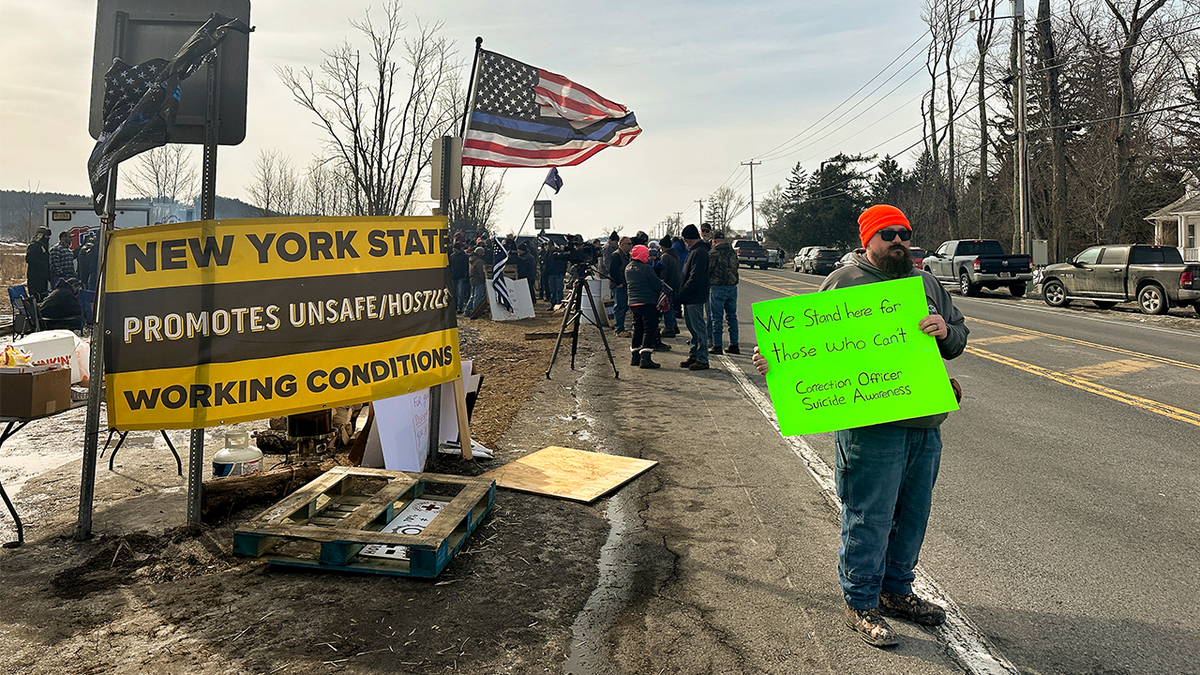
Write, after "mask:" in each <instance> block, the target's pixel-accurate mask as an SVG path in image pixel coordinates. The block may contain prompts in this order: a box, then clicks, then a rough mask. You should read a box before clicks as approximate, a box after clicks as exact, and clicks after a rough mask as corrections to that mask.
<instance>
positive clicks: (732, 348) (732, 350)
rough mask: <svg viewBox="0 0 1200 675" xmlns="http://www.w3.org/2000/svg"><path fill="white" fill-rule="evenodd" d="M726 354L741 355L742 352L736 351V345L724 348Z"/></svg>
mask: <svg viewBox="0 0 1200 675" xmlns="http://www.w3.org/2000/svg"><path fill="white" fill-rule="evenodd" d="M725 353H726V354H741V353H742V350H740V349H738V346H737V345H729V346H728V347H726V348H725Z"/></svg>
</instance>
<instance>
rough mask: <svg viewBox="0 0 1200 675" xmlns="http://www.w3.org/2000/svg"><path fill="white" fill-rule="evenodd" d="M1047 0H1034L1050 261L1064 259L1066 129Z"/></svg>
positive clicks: (1068, 234) (1067, 238) (1067, 237)
mask: <svg viewBox="0 0 1200 675" xmlns="http://www.w3.org/2000/svg"><path fill="white" fill-rule="evenodd" d="M1050 20H1051V15H1050V0H1038V13H1037V24H1036V27H1037V39H1038V56H1039V57H1040V61H1041V70H1042V72H1043V73H1044V75H1045V88H1046V108H1047V109H1048V110H1049V112H1050V146H1051V149H1050V158H1051V161H1050V164H1051V172H1052V181H1053V185H1054V187H1053V190H1052V192H1051V199H1050V215H1051V219H1050V228H1049V230H1050V238H1051V251H1053V255H1052V258H1053V260H1054V261H1059V260H1065V259H1066V258H1067V242H1068V240H1069V239H1070V233H1069V232H1068V228H1067V129H1066V126H1065V125H1064V124H1063V120H1064V117H1063V104H1062V93H1061V91H1060V89H1059V70H1060V66H1059V60H1058V54H1057V52H1056V50H1055V44H1054V31H1053V30H1052V29H1053V26H1052V25H1051V23H1050Z"/></svg>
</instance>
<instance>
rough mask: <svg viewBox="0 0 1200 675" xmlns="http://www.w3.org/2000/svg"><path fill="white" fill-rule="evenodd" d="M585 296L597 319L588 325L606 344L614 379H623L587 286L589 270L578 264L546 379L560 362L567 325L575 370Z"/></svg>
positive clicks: (572, 277)
mask: <svg viewBox="0 0 1200 675" xmlns="http://www.w3.org/2000/svg"><path fill="white" fill-rule="evenodd" d="M584 294H587V300H588V304H589V305H590V306H591V308H592V316H593V317H595V320H593V321H588V323H590V324H592V325H593V326H595V327H596V330H598V331H600V339H601V340H602V341H603V342H604V351H605V352H606V353H607V354H608V362H609V363H611V364H612V367H613V377H616V378H620V377H621V373H619V372H617V362H616V361H614V360H613V355H612V350H611V349H609V348H608V338H607V337H606V336H605V335H604V329H603V328H602V327H601V326H600V312H599V311H597V310H596V299H595V298H594V297H593V296H592V289H591V287H590V286H588V284H587V268H586V267H585V266H583V265H579V264H577V265H575V266H574V267H572V268H571V294H570V295H568V296H567V308H566V311H564V312H563V322H562V326H561V327H559V329H558V340H557V341H555V343H554V355H553V356H551V357H550V367H549V368H546V379H550V371H551V370H554V362H555V361H557V360H558V350H559V348H560V347H561V346H562V341H563V335H565V334H566V332H567V324H570V325H571V370H575V354H576V353H577V352H578V351H579V322H580V320H583V319H585V318H586V317H584V315H583V296H584Z"/></svg>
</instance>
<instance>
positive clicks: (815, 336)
mask: <svg viewBox="0 0 1200 675" xmlns="http://www.w3.org/2000/svg"><path fill="white" fill-rule="evenodd" d="M751 309H752V310H753V313H754V332H755V335H756V336H757V337H758V350H759V352H760V353H762V355H763V357H764V358H766V360H767V361H768V362H769V363H770V364H771V369H770V371H769V372H768V373H767V389H768V390H769V391H770V393H771V402H772V404H773V405H774V406H775V414H776V416H777V417H778V418H779V429H780V431H781V432H782V433H783V435H785V436H795V435H800V434H815V433H821V432H824V431H833V430H836V429H850V428H854V427H863V426H868V425H871V424H882V423H884V422H895V421H897V420H903V419H909V418H913V417H922V416H924V415H935V414H939V413H944V412H950V411H952V410H957V409H958V404H957V403H956V402H955V400H954V391H953V390H952V389H951V388H950V378H949V377H948V376H947V374H946V365H945V363H943V362H942V356H941V354H940V353H939V352H938V348H937V340H936V339H935V338H934V337H933V336H930V335H926V334H924V333H922V332H921V331H920V330H918V328H917V324H918V323H919V322H920V321H921V319H922V318H923V317H925V316H928V315H929V307H928V305H927V304H926V300H925V290H924V285H923V284H922V282H921V279H920V277H909V278H906V279H896V280H894V281H883V282H879V283H874V284H866V285H863V286H853V287H851V288H839V289H835V290H829V291H823V292H820V293H810V294H808V295H794V296H791V297H787V298H779V299H777V300H768V301H766V302H757V303H754V305H753V307H752V308H751Z"/></svg>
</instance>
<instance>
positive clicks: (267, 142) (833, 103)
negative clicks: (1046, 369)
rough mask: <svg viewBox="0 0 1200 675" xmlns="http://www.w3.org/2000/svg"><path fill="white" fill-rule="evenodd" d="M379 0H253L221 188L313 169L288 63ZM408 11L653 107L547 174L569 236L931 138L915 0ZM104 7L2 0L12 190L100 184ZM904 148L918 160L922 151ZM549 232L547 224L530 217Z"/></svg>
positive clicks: (430, 6) (514, 183) (470, 43)
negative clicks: (92, 174) (95, 77)
mask: <svg viewBox="0 0 1200 675" xmlns="http://www.w3.org/2000/svg"><path fill="white" fill-rule="evenodd" d="M194 4H197V5H199V4H200V3H199V2H196V3H194ZM368 7H371V12H372V16H374V17H377V18H381V17H382V12H381V9H380V2H375V3H374V4H373V6H372V3H368V2H363V1H360V0H338V1H337V2H333V1H330V0H320V1H318V0H253V1H252V3H251V16H250V18H251V21H250V23H251V24H252V25H254V26H255V28H256V30H255V32H254V33H252V34H251V36H250V67H249V68H250V70H249V82H248V103H247V128H246V140H245V141H244V142H242V143H241V144H240V145H237V146H221V147H220V149H219V150H218V155H217V157H218V162H217V167H218V171H217V193H218V194H219V195H222V196H227V197H235V198H239V199H243V200H246V201H248V198H247V186H248V185H250V184H251V183H252V182H253V179H252V173H253V169H254V163H255V161H256V160H257V159H258V157H259V155H260V152H262V151H264V150H267V151H271V150H278V151H279V152H280V153H281V154H283V155H284V156H286V157H288V158H290V160H291V161H292V164H293V165H294V166H296V167H297V168H299V167H304V166H306V165H308V164H309V162H310V160H311V159H312V158H313V157H314V156H315V155H316V154H317V153H319V152H321V140H322V138H323V135H322V132H321V131H320V130H319V129H318V128H317V127H316V126H314V121H315V117H314V116H313V115H312V113H310V112H309V111H307V110H305V109H304V108H302V107H301V106H300V105H298V104H297V103H295V102H294V101H293V100H292V98H291V95H290V94H289V92H288V90H287V88H286V87H285V86H284V85H283V83H282V81H281V80H280V79H279V76H278V75H277V74H276V69H277V68H278V67H280V66H290V67H292V68H293V69H297V70H298V69H301V68H310V69H313V70H317V69H318V68H319V66H320V62H321V61H322V59H323V58H324V54H323V50H330V49H333V48H335V47H337V46H339V45H340V44H342V43H344V42H346V41H349V42H350V43H351V44H352V45H354V44H361V40H360V39H359V35H358V34H357V32H356V31H355V29H354V28H353V27H352V26H351V25H350V19H361V18H362V17H363V15H364V13H365V12H366V11H367V9H368ZM402 12H403V14H404V15H405V16H406V17H407V18H408V19H409V21H410V23H413V24H415V23H416V21H418V20H420V21H423V22H441V23H442V28H441V33H442V35H444V36H446V37H447V38H449V39H451V40H453V41H454V42H455V43H456V45H457V49H458V52H459V56H460V57H461V58H462V60H463V61H464V62H465V63H466V68H468V69H469V65H470V64H469V59H470V56H471V54H472V53H473V50H474V40H475V37H476V36H481V37H483V38H484V43H483V44H484V48H486V49H491V50H493V51H496V52H499V53H502V54H504V55H506V56H509V57H512V58H514V59H517V60H520V61H523V62H525V63H528V64H530V65H533V66H536V67H539V68H543V69H545V70H549V71H552V72H555V73H559V74H561V75H563V76H565V77H567V78H569V79H571V80H574V81H575V82H577V83H580V84H582V85H584V86H587V87H589V88H591V89H593V90H595V91H596V92H598V93H599V94H601V95H602V96H605V97H607V98H609V99H612V100H614V101H617V102H619V103H621V104H623V105H625V106H626V107H627V108H629V109H630V110H632V111H633V112H634V113H635V114H636V116H637V119H638V123H639V125H640V126H641V128H642V130H643V131H642V134H641V135H640V136H639V137H638V138H637V139H635V140H634V141H633V143H632V144H630V145H629V146H627V147H624V148H609V149H606V150H604V151H602V152H600V153H598V154H596V155H595V156H593V157H592V158H590V159H588V160H587V161H585V162H584V163H583V164H580V165H578V166H574V167H563V168H561V169H560V174H561V176H562V178H563V182H564V186H563V188H562V191H561V192H560V193H559V194H558V195H554V194H553V192H552V191H551V190H550V189H549V188H546V191H545V192H544V193H543V195H542V198H543V199H545V198H548V197H549V198H551V199H552V201H553V213H554V219H553V225H552V229H553V230H554V231H558V232H581V233H583V234H584V235H585V236H589V237H591V236H599V235H601V234H606V233H608V232H610V231H612V230H618V231H620V232H622V233H625V234H633V233H635V232H637V231H638V230H645V231H647V232H650V233H652V234H654V230H653V228H654V227H655V226H656V225H657V224H658V223H660V222H661V221H663V220H664V219H665V218H667V217H669V216H673V215H675V214H679V215H680V216H681V218H682V220H683V222H684V223H693V222H699V221H700V213H699V209H700V205H699V204H697V200H704V199H706V198H707V197H708V195H709V194H711V193H712V192H713V191H714V190H716V189H717V188H719V187H722V186H729V187H732V188H734V189H736V190H737V191H738V192H739V193H740V194H742V195H744V197H745V198H746V199H747V200H748V199H749V198H750V197H751V188H750V181H749V169H748V167H746V166H743V165H742V163H743V162H749V161H751V160H754V161H762V164H761V165H757V166H755V167H754V196H755V201H756V202H757V201H758V200H759V199H761V197H762V196H763V195H764V194H765V193H766V192H767V191H768V190H769V189H770V188H771V187H772V186H774V185H776V184H779V183H785V182H786V180H787V177H788V174H789V172H790V171H791V169H792V167H793V166H795V165H796V164H797V163H799V164H800V165H801V166H802V167H803V168H804V169H806V170H807V171H809V172H810V173H811V172H813V171H815V170H817V169H818V167H819V166H820V163H821V161H822V160H824V159H828V158H829V157H832V156H833V155H835V154H837V153H838V152H846V153H860V152H869V153H872V154H879V155H880V156H882V155H884V154H893V155H895V154H897V153H899V152H900V151H901V150H903V149H905V148H907V147H909V146H910V145H912V144H913V143H915V142H917V141H918V140H919V139H920V135H921V130H920V126H919V124H920V103H919V96H920V94H921V92H922V91H923V90H924V89H925V88H926V87H927V86H928V76H927V75H925V74H923V68H924V64H923V62H924V58H923V56H922V55H921V54H919V53H918V52H922V53H923V49H922V47H923V45H924V42H923V41H921V39H922V36H923V35H924V34H925V33H926V26H925V24H924V23H923V22H922V20H921V4H920V3H919V2H915V1H914V0H902V1H901V2H896V1H894V0H846V1H844V2H840V3H820V4H818V3H812V2H796V0H765V1H758V2H755V1H748V0H740V1H724V0H722V1H718V0H700V1H696V0H692V1H687V2H684V1H682V0H661V1H660V2H656V3H646V2H626V1H624V0H610V1H609V2H605V3H587V4H585V3H579V2H569V1H568V2H557V3H548V2H545V1H544V0H542V1H539V2H533V1H527V0H409V1H408V2H406V3H405V4H404V7H403V10H402ZM96 14H97V4H96V2H95V0H90V1H89V0H38V1H37V2H28V1H26V0H0V15H2V16H4V18H5V20H4V21H3V22H0V189H6V190H27V189H28V190H34V191H42V192H63V193H73V194H81V195H83V194H88V193H89V188H88V183H87V171H86V162H87V157H88V155H89V153H90V152H91V149H92V146H93V145H94V140H93V139H92V138H91V137H90V136H89V135H88V114H89V105H90V101H89V88H90V78H91V71H92V55H93V43H94V39H95V33H96V20H97V16H96ZM918 41H920V44H917V46H915V47H914V44H915V43H918ZM906 50H907V51H906ZM913 56H916V58H915V59H913V60H911V61H909V59H910V58H911V57H913ZM897 57H901V58H900V59H899V60H898V61H895V63H894V64H893V65H891V66H889V64H890V63H893V61H894V60H895V59H897ZM905 64H907V65H905ZM881 73H882V75H881ZM914 73H915V76H914V77H912V78H911V79H907V78H909V76H910V75H913V74H914ZM877 75H878V76H879V77H876V76H877ZM889 77H891V78H892V79H890V80H888V79H887V78H889ZM464 78H465V73H464ZM872 78H876V79H875V80H874V81H873V82H872ZM906 79H907V81H906ZM885 81H886V83H885V84H883V85H882V87H880V85H881V83H884V82H885ZM869 82H870V84H869V85H868V83H869ZM864 85H868V86H866V88H865V89H863V90H862V93H859V94H857V96H855V92H856V91H857V90H859V89H860V88H861V87H863V86H864ZM877 87H880V88H879V89H878V91H877V92H876V93H875V94H873V95H871V96H870V97H866V94H867V93H869V92H871V91H872V90H874V89H876V88H877ZM860 100H861V104H860V105H859V106H858V107H857V108H855V109H853V110H852V111H851V112H849V114H846V115H845V116H844V117H842V118H841V119H840V120H838V121H837V122H833V123H832V124H831V120H833V119H834V118H837V117H838V116H839V115H842V114H843V113H845V112H846V110H847V109H848V108H850V106H852V105H854V103H855V102H859V101H860ZM839 106H841V107H840V108H839ZM831 111H832V112H833V114H832V115H830V113H831ZM864 111H865V112H864ZM860 114H861V116H859V115H860ZM856 116H858V117H857V118H856V119H852V118H855V117H856ZM822 118H824V119H822ZM818 122H819V123H818ZM814 123H817V124H816V126H815V127H814V126H813V125H814ZM826 125H829V126H828V127H827V128H826ZM843 125H844V126H843ZM914 126H915V127H916V128H915V129H914V128H913V127H914ZM837 127H842V128H841V129H837ZM806 130H807V131H806ZM789 141H791V145H789V146H784V148H783V149H780V146H781V145H783V144H785V143H788V142H789ZM195 150H196V152H195V156H196V158H197V161H196V165H197V167H199V147H198V146H196V148H195ZM130 161H131V162H134V161H136V159H134V160H130ZM900 161H901V164H902V165H906V166H907V165H910V164H911V157H902V158H901V160H900ZM545 175H546V170H545V169H510V170H509V171H508V173H507V175H506V177H505V181H504V186H505V190H506V192H507V195H506V197H505V199H504V201H503V203H502V205H501V209H502V211H501V214H500V217H499V219H498V226H497V230H498V231H499V232H501V233H507V232H516V231H517V230H519V229H520V228H521V227H522V223H523V222H524V221H525V218H526V214H527V212H528V211H529V208H530V205H531V203H532V201H533V200H534V198H535V197H536V196H537V194H538V189H539V187H540V185H541V183H542V181H543V179H544V178H545ZM126 196H127V195H125V194H122V195H121V197H123V198H124V197H126ZM428 206H429V207H432V206H434V204H432V203H429V204H428ZM750 221H751V217H750V212H749V210H747V211H746V212H744V213H743V214H742V215H741V216H739V217H738V218H736V219H735V220H734V222H733V227H734V228H735V229H740V230H749V229H750V228H751V222H750ZM757 225H758V227H760V228H761V227H762V225H763V223H762V218H761V216H759V217H758V218H757ZM532 229H533V225H532V219H530V221H529V222H528V223H526V224H525V225H524V232H525V233H529V232H530V231H531V230H532Z"/></svg>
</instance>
